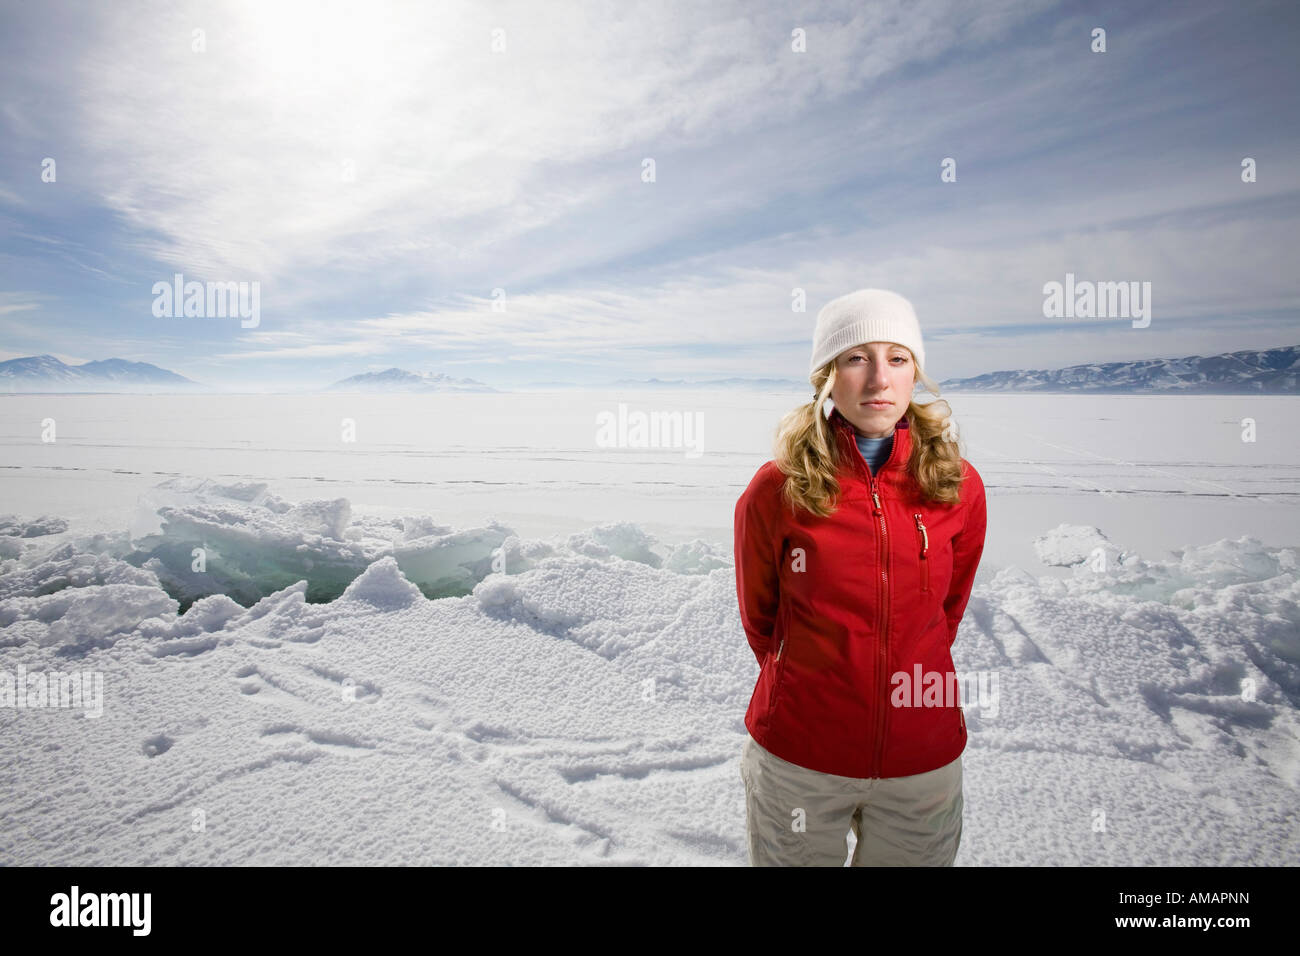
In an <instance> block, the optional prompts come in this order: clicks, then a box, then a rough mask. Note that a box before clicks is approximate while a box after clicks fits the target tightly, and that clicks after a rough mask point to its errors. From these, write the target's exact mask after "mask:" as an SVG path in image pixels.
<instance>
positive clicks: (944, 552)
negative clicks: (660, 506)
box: [735, 410, 986, 777]
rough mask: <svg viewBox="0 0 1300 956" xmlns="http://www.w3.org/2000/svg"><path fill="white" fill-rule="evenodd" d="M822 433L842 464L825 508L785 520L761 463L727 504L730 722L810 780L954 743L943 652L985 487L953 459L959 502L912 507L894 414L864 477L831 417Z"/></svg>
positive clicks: (951, 683) (904, 444) (918, 757)
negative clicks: (753, 669) (881, 457)
mask: <svg viewBox="0 0 1300 956" xmlns="http://www.w3.org/2000/svg"><path fill="white" fill-rule="evenodd" d="M830 425H831V431H832V432H833V434H834V435H835V436H836V439H837V441H838V442H839V449H840V461H841V463H842V464H841V467H840V472H839V474H838V476H837V478H838V480H839V482H840V497H839V500H838V502H837V505H838V510H837V512H836V513H835V514H834V515H832V516H831V517H829V518H820V517H817V516H816V515H814V514H812V513H810V512H808V511H805V510H803V509H798V513H797V514H795V513H793V512H792V510H791V508H790V506H788V505H785V504H784V502H783V501H782V500H781V486H782V483H783V482H784V481H785V476H784V475H783V474H782V473H781V472H780V470H779V469H778V468H777V466H776V462H774V461H769V462H767V463H766V464H764V465H763V466H762V467H761V468H759V469H758V472H757V474H755V475H754V478H753V480H752V481H750V483H749V487H748V488H746V489H745V492H744V494H742V495H741V496H740V500H739V501H738V502H737V503H736V518H735V533H736V544H735V559H736V591H737V596H738V598H739V600H740V620H741V624H742V625H743V627H744V629H745V636H746V637H747V638H748V640H749V645H750V647H751V648H753V651H754V654H755V656H756V657H757V658H758V662H759V665H760V670H759V675H758V683H757V684H756V685H755V687H754V694H753V697H751V698H750V702H749V709H748V710H747V711H746V712H745V727H746V728H748V730H749V733H750V735H751V736H752V737H753V738H754V739H755V740H756V741H758V743H760V744H761V745H762V746H763V747H764V748H766V749H767V750H769V751H770V752H772V753H774V754H775V755H776V756H778V757H780V758H782V759H783V760H788V761H789V762H791V763H794V764H798V765H799V766H801V767H806V768H808V769H810V770H817V771H821V772H822V773H831V774H838V775H840V776H844V777H903V776H909V775H911V774H917V773H924V772H925V771H927V770H935V769H937V768H938V767H942V766H943V765H945V764H947V763H950V762H951V761H952V760H954V759H955V758H956V757H957V756H958V755H959V754H960V753H961V752H962V751H963V750H964V749H965V747H966V719H965V714H963V713H962V711H961V708H960V706H959V705H958V704H957V699H956V697H955V696H953V693H952V688H953V687H955V683H956V681H955V674H954V671H953V664H952V655H951V653H950V648H951V646H952V642H953V641H954V640H955V639H956V637H957V625H958V624H959V623H960V622H961V617H962V613H963V612H964V611H965V609H966V602H967V601H968V600H969V599H970V591H971V584H972V582H973V581H974V580H975V569H976V568H977V567H978V566H979V561H980V555H981V554H982V553H983V551H984V529H985V526H986V513H985V502H984V482H983V481H982V480H981V478H980V476H979V473H978V472H977V471H976V470H975V469H974V468H973V467H972V466H971V464H970V462H968V461H966V460H965V459H964V458H963V459H962V470H963V475H964V476H965V480H964V481H963V483H962V486H961V492H960V498H961V500H960V501H959V502H957V503H956V504H937V503H929V502H922V501H921V498H920V494H919V492H920V489H919V487H918V486H917V484H916V481H915V479H914V478H913V477H912V476H911V474H910V472H909V471H908V470H907V463H908V456H909V455H910V453H911V450H912V441H911V438H912V434H911V430H910V429H909V427H908V420H907V416H906V415H904V416H903V417H902V418H900V419H899V421H898V424H897V425H896V426H895V429H894V444H893V448H892V450H891V451H890V455H889V459H888V460H887V461H886V462H885V463H884V464H883V465H881V466H880V468H879V470H878V471H877V473H876V474H875V475H872V474H871V471H870V469H869V468H868V466H867V463H866V461H864V460H863V458H862V454H861V453H860V452H859V451H858V448H857V444H856V442H855V440H854V431H853V426H852V424H851V423H850V422H849V421H848V420H847V419H845V418H844V416H843V415H841V414H840V413H839V411H838V410H833V411H832V412H831V418H830ZM933 672H937V673H933ZM917 677H920V678H921V679H920V681H917V680H916V678H917ZM927 682H928V683H927ZM918 684H919V685H920V686H916V685H918ZM903 703H907V704H910V706H902V704H903ZM927 703H928V704H929V705H923V706H917V705H918V704H927ZM936 704H939V706H935V705H936Z"/></svg>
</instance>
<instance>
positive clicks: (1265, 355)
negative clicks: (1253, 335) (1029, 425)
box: [940, 345, 1300, 395]
mask: <svg viewBox="0 0 1300 956" xmlns="http://www.w3.org/2000/svg"><path fill="white" fill-rule="evenodd" d="M1298 374H1300V345H1289V346H1286V347H1285V348H1277V349H1266V350H1263V351H1259V350H1249V351H1242V352H1227V353H1224V354H1222V355H1212V356H1208V357H1202V356H1200V355H1193V356H1191V357H1190V358H1174V359H1148V360H1145V361H1140V362H1106V363H1103V364H1091V365H1071V366H1069V367H1068V368H1061V369H1029V370H1024V369H1017V370H1011V371H1005V372H989V373H988V374H986V375H976V376H975V377H974V378H954V379H948V380H947V381H944V382H940V385H941V386H942V387H943V388H945V389H952V390H954V391H963V392H1097V393H1103V392H1109V393H1121V394H1125V395H1136V394H1146V393H1153V392H1154V393H1169V394H1184V395H1295V394H1297V392H1300V389H1298V388H1297V387H1296V378H1297V375H1298Z"/></svg>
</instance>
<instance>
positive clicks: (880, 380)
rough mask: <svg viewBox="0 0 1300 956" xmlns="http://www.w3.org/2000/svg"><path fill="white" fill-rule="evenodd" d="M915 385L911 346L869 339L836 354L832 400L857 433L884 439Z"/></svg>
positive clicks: (908, 400)
mask: <svg viewBox="0 0 1300 956" xmlns="http://www.w3.org/2000/svg"><path fill="white" fill-rule="evenodd" d="M915 384H916V362H915V361H913V359H912V353H911V351H910V350H909V349H907V348H905V347H904V346H902V345H898V344H896V343H894V342H868V343H867V344H865V345H857V346H854V347H853V348H851V349H845V350H844V351H843V352H841V353H840V354H839V355H837V356H836V357H835V385H834V387H833V388H832V389H831V401H832V402H834V403H835V407H836V408H838V409H839V410H840V414H841V415H843V416H844V417H845V418H847V419H848V420H849V421H850V422H852V423H853V427H854V428H856V429H857V431H858V434H860V435H862V436H863V437H865V438H885V437H886V436H888V435H889V434H891V433H892V432H893V430H894V424H895V423H896V422H897V421H898V420H899V419H900V418H902V417H903V414H904V413H905V412H906V411H907V406H908V404H910V403H911V401H912V388H913V386H914V385H915ZM875 402H880V403H883V404H873V403H875Z"/></svg>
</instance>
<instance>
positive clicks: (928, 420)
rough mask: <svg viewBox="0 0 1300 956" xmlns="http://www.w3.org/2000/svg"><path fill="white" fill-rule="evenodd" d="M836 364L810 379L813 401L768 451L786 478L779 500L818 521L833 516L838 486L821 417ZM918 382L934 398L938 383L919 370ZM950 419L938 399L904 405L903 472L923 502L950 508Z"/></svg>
mask: <svg viewBox="0 0 1300 956" xmlns="http://www.w3.org/2000/svg"><path fill="white" fill-rule="evenodd" d="M835 370H836V364H835V360H834V359H832V360H831V361H830V362H827V363H826V364H825V365H823V366H822V367H821V368H820V369H818V370H817V374H816V375H814V376H813V389H814V396H813V400H812V401H811V402H809V403H807V404H806V405H800V406H799V407H798V408H796V409H794V410H793V411H791V412H788V413H787V414H786V415H785V416H784V417H783V418H782V419H781V422H780V424H779V425H778V426H777V433H776V440H775V442H774V444H773V446H772V450H773V457H774V458H775V459H776V464H777V467H778V468H779V469H780V470H781V472H782V474H784V475H785V476H786V479H785V485H784V487H783V489H782V496H783V498H784V499H785V502H786V504H787V505H789V506H791V507H800V508H803V509H805V510H807V511H811V512H812V513H813V514H815V515H818V516H820V517H822V518H827V517H830V516H831V515H833V514H834V513H835V511H836V510H837V509H836V505H835V501H836V499H837V498H838V497H839V493H840V484H839V481H838V480H837V479H836V477H835V475H836V472H837V471H838V470H839V468H840V446H839V442H837V441H836V440H835V436H834V434H833V432H832V428H833V426H832V425H831V423H830V422H829V421H828V420H827V418H826V415H825V414H824V413H823V411H822V408H823V407H824V405H825V403H826V400H827V399H828V398H830V394H831V389H832V388H834V386H835ZM916 377H917V378H918V379H920V381H921V383H922V384H924V385H925V387H926V388H927V389H929V390H930V391H931V392H933V393H934V394H935V395H936V396H937V395H938V394H939V383H938V382H935V381H934V380H933V379H931V378H930V377H929V376H928V375H926V374H925V372H923V371H921V367H920V366H919V365H918V366H917V367H916ZM951 414H952V409H951V408H949V406H948V403H947V402H946V401H944V400H942V399H936V400H935V401H932V402H927V403H926V404H924V405H919V404H917V403H916V402H915V401H911V402H908V405H907V411H906V412H904V415H906V416H907V421H908V427H909V428H910V429H911V432H912V453H911V455H910V457H909V459H908V462H907V470H908V471H909V472H910V473H911V475H912V477H914V478H915V479H916V482H917V484H918V485H920V489H921V495H922V497H923V498H925V499H926V500H927V501H936V502H942V503H946V504H953V503H955V502H957V500H958V491H959V490H960V489H961V482H962V467H961V451H960V449H959V448H958V445H957V442H955V441H952V440H950V439H949V438H947V437H945V422H946V420H947V419H948V417H949V416H950V415H951Z"/></svg>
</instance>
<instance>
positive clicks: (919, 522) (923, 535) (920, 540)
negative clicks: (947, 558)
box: [912, 512, 930, 593]
mask: <svg viewBox="0 0 1300 956" xmlns="http://www.w3.org/2000/svg"><path fill="white" fill-rule="evenodd" d="M912 519H913V520H914V521H915V522H916V539H917V547H918V548H919V549H920V555H921V558H920V564H921V591H922V593H928V592H929V590H930V532H929V531H927V530H926V527H925V521H924V519H922V517H921V514H920V512H916V513H914V514H913V515H912Z"/></svg>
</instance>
